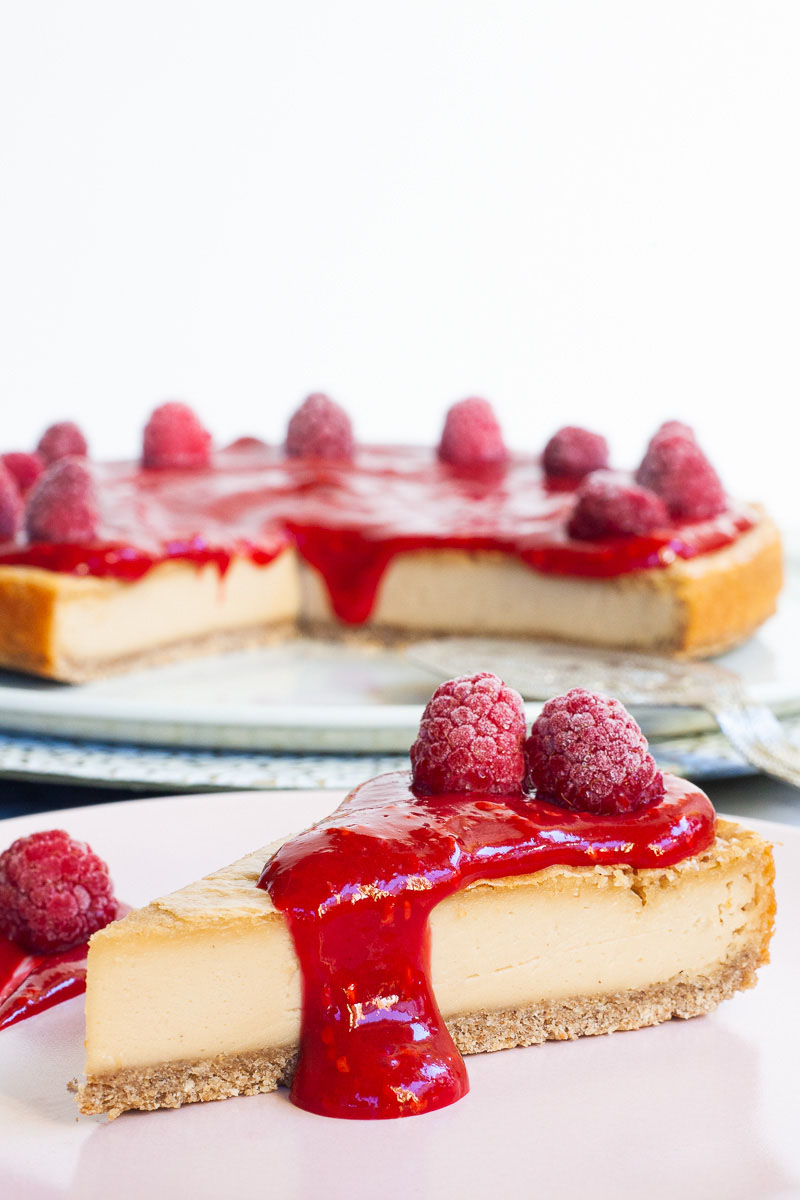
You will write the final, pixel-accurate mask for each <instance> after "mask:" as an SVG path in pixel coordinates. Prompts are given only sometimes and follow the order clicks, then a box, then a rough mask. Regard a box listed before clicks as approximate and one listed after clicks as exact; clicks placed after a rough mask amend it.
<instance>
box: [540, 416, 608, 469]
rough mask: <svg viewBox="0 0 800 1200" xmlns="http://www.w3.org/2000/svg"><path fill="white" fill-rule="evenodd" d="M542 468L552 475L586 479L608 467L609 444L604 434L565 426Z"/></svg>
mask: <svg viewBox="0 0 800 1200" xmlns="http://www.w3.org/2000/svg"><path fill="white" fill-rule="evenodd" d="M542 466H543V467H544V469H545V474H547V475H550V476H556V477H558V476H560V477H566V478H570V479H583V477H584V475H588V474H589V472H590V471H599V470H601V469H602V468H603V467H607V466H608V442H607V441H606V439H605V438H604V437H603V436H602V434H599V433H592V432H591V430H589V429H581V428H580V427H579V426H578V425H565V426H564V428H563V429H559V431H558V432H557V433H554V434H553V436H552V437H551V438H550V441H549V442H548V443H547V445H546V446H545V448H544V451H543V452H542Z"/></svg>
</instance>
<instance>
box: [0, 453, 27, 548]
mask: <svg viewBox="0 0 800 1200" xmlns="http://www.w3.org/2000/svg"><path fill="white" fill-rule="evenodd" d="M21 523H22V499H21V498H20V494H19V488H18V487H17V483H16V480H15V479H14V476H13V475H12V474H11V472H10V471H9V470H8V468H7V467H6V466H4V465H3V464H2V463H0V541H11V540H12V539H13V538H14V537H16V534H17V530H18V529H19V527H20V524H21Z"/></svg>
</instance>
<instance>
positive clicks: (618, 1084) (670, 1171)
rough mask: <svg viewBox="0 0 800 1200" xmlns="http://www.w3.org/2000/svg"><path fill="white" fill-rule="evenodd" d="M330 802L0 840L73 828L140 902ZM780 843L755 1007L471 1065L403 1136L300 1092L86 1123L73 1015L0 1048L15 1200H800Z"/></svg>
mask: <svg viewBox="0 0 800 1200" xmlns="http://www.w3.org/2000/svg"><path fill="white" fill-rule="evenodd" d="M338 799H339V797H338V796H337V795H336V794H334V793H331V792H323V793H319V792H316V793H315V792H290V793H280V792H271V793H256V792H244V793H231V794H229V795H222V794H217V795H200V796H183V797H180V798H177V799H167V800H138V801H121V802H118V803H116V804H104V805H98V806H96V807H90V808H80V809H71V810H66V811H63V812H59V813H55V814H48V813H45V814H41V815H39V816H35V817H20V818H15V819H13V820H9V821H4V822H2V823H0V846H2V847H5V846H7V845H8V844H9V843H10V842H11V841H12V840H13V839H14V838H15V837H18V836H20V835H22V834H25V833H30V832H32V831H33V830H35V829H47V828H53V827H59V828H65V829H67V830H68V831H69V832H70V833H71V834H73V835H74V836H76V837H79V838H83V839H85V840H87V841H89V842H90V843H91V844H92V846H93V847H94V848H95V849H96V850H97V852H98V853H99V854H101V855H102V856H103V857H104V858H106V859H107V860H108V862H109V863H110V865H111V867H112V874H113V876H114V880H115V883H116V885H117V892H118V894H119V895H120V896H121V897H122V898H124V899H125V900H127V901H129V902H130V903H132V904H140V903H144V902H146V901H147V900H149V899H151V898H152V897H154V896H156V895H159V894H161V893H163V892H166V891H169V890H171V889H173V888H176V887H179V886H181V885H182V884H184V883H187V882H188V881H190V880H191V879H194V878H196V877H197V876H199V875H202V874H205V873H206V872H208V871H211V870H213V869H215V868H216V867H218V866H221V865H223V864H224V863H226V862H228V861H231V860H233V859H235V858H238V857H239V856H240V855H242V854H244V853H245V852H247V851H249V850H252V849H253V848H254V847H256V846H258V845H260V844H262V843H266V842H268V841H270V840H271V839H274V838H276V837H280V836H282V835H284V834H286V833H289V832H290V831H293V830H297V829H300V828H302V827H304V826H305V825H307V824H308V823H309V822H310V821H311V820H314V819H317V818H319V817H321V816H323V815H324V814H325V813H326V812H328V811H329V810H330V809H331V808H332V807H334V805H335V804H336V803H337V802H338ZM751 824H752V825H753V826H754V827H757V828H758V829H760V830H761V831H762V832H763V833H764V834H765V835H766V836H768V837H769V838H770V839H771V840H773V841H774V842H775V843H776V858H777V865H778V880H777V886H778V906H779V907H778V927H777V933H776V935H775V940H774V943H773V955H772V958H773V961H772V963H771V964H770V965H769V966H768V967H766V968H764V969H763V971H762V972H761V980H760V983H759V985H758V987H757V988H756V989H755V991H752V992H747V993H745V994H743V995H740V996H737V997H735V998H734V999H733V1000H730V1001H728V1002H727V1003H726V1004H724V1005H723V1006H722V1007H721V1008H720V1009H719V1010H718V1011H717V1012H715V1013H713V1014H712V1015H711V1016H708V1017H703V1018H699V1019H697V1020H693V1021H688V1022H683V1021H673V1022H671V1023H670V1024H668V1025H662V1026H659V1027H657V1028H655V1029H646V1030H640V1031H637V1032H635V1033H619V1034H614V1035H612V1036H610V1037H601V1038H586V1039H583V1040H582V1041H578V1042H568V1043H549V1044H548V1045H545V1046H541V1047H534V1048H532V1049H528V1050H511V1051H505V1052H503V1053H500V1054H490V1055H481V1056H477V1057H474V1058H471V1059H469V1061H468V1065H469V1074H470V1080H471V1085H472V1090H471V1092H470V1095H469V1096H468V1097H467V1098H466V1100H464V1101H462V1102H461V1103H460V1104H457V1105H455V1106H454V1107H452V1108H449V1109H445V1110H443V1111H441V1112H437V1113H433V1114H430V1115H428V1116H424V1117H417V1118H412V1119H407V1120H403V1121H390V1122H375V1123H370V1122H348V1121H333V1120H326V1119H324V1118H322V1117H315V1116H311V1115H309V1114H307V1113H304V1112H301V1111H299V1110H298V1109H295V1108H294V1107H293V1106H292V1105H291V1104H290V1103H289V1101H288V1099H287V1094H286V1092H285V1091H279V1092H275V1093H272V1094H271V1095H267V1096H255V1097H249V1098H243V1099H237V1100H226V1101H224V1102H222V1103H215V1104H198V1105H190V1106H188V1107H186V1108H183V1109H180V1110H178V1111H174V1112H167V1111H164V1112H157V1113H146V1114H144V1113H132V1114H126V1115H125V1116H122V1117H120V1118H119V1119H118V1120H116V1121H113V1122H110V1123H109V1122H106V1121H105V1120H104V1119H102V1118H96V1117H79V1116H78V1114H77V1109H76V1107H75V1102H74V1099H73V1097H72V1096H71V1095H70V1094H69V1093H68V1092H67V1090H66V1084H67V1081H68V1080H70V1079H72V1078H73V1077H75V1076H77V1075H79V1074H80V1072H81V1069H82V1065H83V1048H82V1041H83V1002H82V999H75V1000H70V1001H68V1002H66V1003H65V1004H63V1005H61V1006H60V1007H58V1008H55V1009H53V1010H51V1011H50V1012H47V1013H44V1014H42V1015H41V1016H39V1017H36V1018H34V1019H33V1020H30V1021H27V1022H23V1023H22V1024H21V1025H18V1026H14V1027H12V1028H11V1029H8V1030H6V1031H5V1032H3V1033H2V1034H0V1197H4V1198H6V1197H7V1198H8V1200H45V1198H47V1200H50V1198H51V1197H53V1198H54V1197H75V1198H76V1200H93V1198H95V1197H96V1198H98V1200H100V1198H102V1200H127V1198H133V1197H137V1198H139V1197H147V1198H148V1200H161V1197H182V1198H185V1200H204V1198H206V1197H208V1198H212V1197H213V1200H228V1198H229V1197H239V1196H243V1197H253V1198H255V1197H270V1196H275V1197H280V1198H281V1200H290V1198H293V1197H303V1198H305V1197H313V1198H315V1200H316V1198H317V1197H319V1198H320V1200H340V1198H341V1200H394V1198H395V1197H396V1198H398V1200H399V1198H401V1197H402V1198H403V1200H411V1198H416V1197H437V1198H442V1200H449V1197H457V1198H459V1200H460V1198H471V1197H481V1200H494V1198H495V1197H498V1198H499V1197H512V1196H513V1197H517V1196H520V1197H539V1196H541V1197H548V1198H550V1197H552V1198H555V1200H560V1198H561V1197H572V1196H581V1197H590V1198H591V1200H605V1198H606V1197H609V1198H610V1197H614V1198H615V1200H617V1198H618V1197H625V1196H636V1197H639V1198H642V1200H645V1198H646V1200H661V1198H662V1197H663V1198H664V1200H677V1198H681V1200H687V1198H694V1197H698V1198H699V1197H703V1200H708V1198H717V1197H719V1198H724V1200H738V1198H742V1200H755V1198H757V1197H776V1198H777V1197H782V1198H788V1197H790V1196H798V1195H800V1019H798V1006H799V1005H800V830H798V829H793V828H790V827H787V826H782V825H772V824H768V823H767V822H757V821H753V822H751Z"/></svg>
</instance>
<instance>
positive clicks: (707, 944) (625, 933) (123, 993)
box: [86, 823, 772, 1086]
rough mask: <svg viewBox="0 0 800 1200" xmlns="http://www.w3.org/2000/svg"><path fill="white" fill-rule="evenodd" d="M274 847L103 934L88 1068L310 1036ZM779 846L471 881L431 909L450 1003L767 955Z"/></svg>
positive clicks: (438, 987)
mask: <svg viewBox="0 0 800 1200" xmlns="http://www.w3.org/2000/svg"><path fill="white" fill-rule="evenodd" d="M275 848H276V847H275V846H270V847H265V848H263V849H261V850H258V851H257V852H256V853H255V854H252V855H249V856H248V857H247V858H245V859H242V860H241V861H240V862H238V863H235V864H233V866H231V867H228V868H225V869H224V870H223V871H220V872H217V873H215V874H214V875H212V876H209V877H208V878H207V879H205V880H200V881H198V882H197V883H194V884H191V885H189V887H187V888H184V889H182V890H181V891H179V892H176V893H173V894H172V895H171V896H168V897H165V898H164V899H162V900H160V901H157V902H155V904H153V905H151V906H149V907H148V908H147V909H144V910H140V911H139V912H136V913H132V914H131V915H130V916H129V917H127V918H125V920H124V921H121V922H118V923H117V924H115V925H112V926H109V927H108V928H107V929H106V930H103V931H101V933H99V934H96V935H95V936H94V938H93V939H92V943H91V948H90V953H89V975H88V979H89V987H88V991H87V996H86V1029H87V1041H86V1046H87V1063H86V1071H87V1077H88V1078H89V1079H90V1080H92V1079H101V1078H102V1077H103V1076H109V1077H110V1076H112V1075H113V1074H114V1073H115V1072H117V1071H120V1070H123V1069H128V1068H145V1067H148V1066H156V1065H158V1064H165V1063H180V1062H182V1061H187V1060H188V1061H192V1060H204V1059H213V1058H215V1057H217V1056H220V1055H242V1054H248V1053H254V1052H258V1051H265V1050H272V1049H279V1048H281V1047H287V1048H288V1047H292V1046H294V1045H295V1044H296V1042H297V1038H298V1034H299V1028H300V979H299V967H298V962H297V958H296V956H295V953H294V950H293V947H292V942H291V938H290V937H289V933H288V931H287V928H286V925H285V924H284V921H283V919H282V917H281V916H280V915H279V914H278V913H277V912H275V910H274V909H273V907H272V905H271V903H270V901H269V898H268V897H267V896H266V895H265V894H264V893H263V892H260V891H258V890H257V889H256V888H255V886H254V885H255V882H256V880H257V878H258V875H259V872H260V870H261V867H262V866H263V863H264V861H265V859H266V858H268V857H269V856H270V854H271V853H272V852H273V851H274V850H275ZM765 855H766V856H767V857H768V851H767V848H766V847H765V845H764V843H763V842H761V841H760V839H758V838H757V837H756V836H755V835H753V834H749V833H747V832H746V831H744V830H741V829H739V828H738V827H736V826H733V825H730V824H727V823H720V829H719V833H718V837H717V840H716V842H715V843H714V845H713V846H712V847H711V849H710V850H708V851H706V852H705V853H704V854H701V855H698V856H696V857H694V858H691V859H687V860H684V862H682V863H679V864H678V865H677V866H675V867H671V868H669V869H667V870H638V871H636V870H632V869H630V868H626V867H594V868H565V867H551V868H547V869H546V870H544V871H542V872H539V873H537V874H536V875H531V876H524V877H520V878H516V879H512V880H509V879H502V880H496V881H494V882H492V883H481V884H478V885H475V886H472V887H470V888H467V889H466V890H465V891H463V892H459V893H457V894H455V895H454V896H452V897H450V898H448V899H446V900H444V901H442V903H441V904H440V905H438V906H437V907H436V908H435V909H434V910H433V913H432V915H431V930H432V962H431V967H432V978H433V985H434V991H435V994H436V997H437V1000H438V1003H439V1006H440V1008H441V1010H442V1013H443V1015H444V1016H445V1018H452V1017H458V1016H461V1015H466V1014H469V1013H476V1012H494V1011H504V1010H509V1009H515V1008H521V1007H523V1006H530V1005H541V1004H547V1003H548V1002H552V1003H557V1002H558V1001H559V1000H565V999H570V998H572V997H575V996H588V997H591V996H593V995H594V996H597V997H602V996H605V995H607V994H609V993H617V992H624V991H629V990H631V989H637V988H647V987H650V986H652V985H657V984H659V983H665V982H667V981H670V980H673V981H675V980H677V981H680V980H686V981H687V982H691V981H693V980H697V979H698V977H699V978H701V979H702V978H703V977H705V976H709V975H710V974H712V973H713V972H714V971H715V970H717V969H718V968H720V967H721V966H722V965H724V964H726V963H733V962H734V960H736V959H737V957H741V956H742V955H746V954H747V953H748V951H751V952H752V955H753V956H754V957H755V958H758V957H761V956H762V955H763V952H764V950H765V947H766V940H767V939H768V937H769V930H770V928H771V913H772V908H771V907H770V906H771V904H772V896H771V890H770V886H769V884H770V878H769V877H766V876H765V874H764V862H765ZM739 986H741V984H740V985H739ZM667 1015H671V1014H667ZM658 1019H664V1017H663V1016H662V1017H660V1018H658ZM273 1086H274V1084H273Z"/></svg>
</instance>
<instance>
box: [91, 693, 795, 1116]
mask: <svg viewBox="0 0 800 1200" xmlns="http://www.w3.org/2000/svg"><path fill="white" fill-rule="evenodd" d="M526 733H527V730H526V728H525V720H524V716H523V709H522V702H521V700H520V697H519V696H518V695H517V694H516V693H515V692H513V690H512V689H510V688H508V687H506V686H505V685H504V684H503V683H502V681H501V680H499V679H497V678H496V677H495V676H493V675H490V674H488V673H486V672H482V673H479V674H477V675H474V676H464V677H461V678H459V679H456V680H450V681H448V682H447V683H445V684H443V685H442V686H441V687H440V688H438V689H437V690H436V692H435V693H434V695H433V696H432V698H431V700H430V702H429V704H428V705H427V707H426V709H425V712H424V715H423V718H422V722H421V725H420V730H419V734H418V737H417V739H416V741H415V742H414V745H413V746H412V748H411V765H412V770H411V771H410V772H409V771H400V772H396V773H393V774H389V775H382V776H378V777H377V778H376V779H372V780H370V781H368V782H367V783H365V784H362V785H361V786H360V787H358V788H356V789H355V790H354V791H353V792H352V793H350V795H349V796H347V798H346V799H345V800H344V801H343V803H342V804H341V805H340V807H339V808H338V809H337V810H336V811H335V812H334V813H333V814H331V816H330V817H328V818H326V819H325V820H323V821H321V822H319V823H318V824H317V825H315V826H313V827H312V828H310V829H308V830H306V831H305V832H304V833H301V834H299V835H297V836H295V837H292V838H289V839H287V840H286V841H284V842H282V843H277V844H275V845H271V846H265V847H263V848H262V849H260V850H257V851H255V852H254V853H253V854H249V855H247V856H246V857H245V858H242V859H240V860H239V861H238V862H236V863H233V864H232V865H231V866H229V867H225V868H223V869H222V870H220V871H217V872H216V873H214V874H213V875H210V876H207V877H206V878H205V879H201V880H199V881H197V882H196V883H192V884H190V885H189V886H188V887H185V888H182V889H181V890H179V891H177V892H173V893H172V894H171V895H168V896H164V897H162V898H161V899H159V900H155V901H154V902H153V903H151V904H150V905H148V906H147V907H146V908H143V909H141V910H139V911H138V912H133V913H131V914H130V915H129V916H127V917H126V918H125V919H124V920H122V921H119V922H117V923H115V924H114V925H110V926H108V927H107V928H106V929H104V930H102V931H100V932H98V933H96V934H95V935H94V937H93V938H92V941H91V944H90V951H89V962H88V980H87V996H86V1054H87V1058H86V1081H85V1083H84V1085H83V1087H82V1088H81V1090H80V1093H79V1103H80V1106H81V1108H82V1110H83V1111H84V1112H97V1113H108V1114H109V1115H110V1116H117V1115H118V1114H119V1113H121V1112H123V1111H125V1110H126V1109H132V1108H133V1109H136V1108H138V1109H156V1108H162V1107H168V1108H174V1107H177V1106H179V1105H181V1104H184V1103H188V1102H191V1101H197V1100H212V1099H222V1098H225V1097H227V1096H234V1095H248V1094H253V1093H256V1092H264V1091H269V1090H271V1089H273V1088H275V1087H276V1086H278V1085H280V1084H291V1087H292V1099H293V1100H294V1102H295V1103H296V1104H298V1105H300V1106H301V1107H303V1108H306V1109H308V1110H310V1111H313V1112H316V1113H320V1114H326V1115H335V1116H340V1117H341V1116H344V1117H351V1118H357V1119H364V1118H376V1117H377V1118H382V1117H394V1116H407V1115H414V1114H418V1113H423V1112H427V1111H430V1110H431V1109H435V1108H439V1107H442V1106H443V1105H446V1104H450V1103H452V1102H453V1101H455V1100H457V1099H458V1098H459V1097H460V1096H462V1095H463V1094H464V1093H465V1092H466V1090H467V1089H468V1087H469V1082H468V1076H467V1072H466V1068H465V1066H464V1062H463V1059H462V1055H469V1054H472V1053H478V1052H482V1051H489V1050H500V1049H505V1048H510V1047H514V1046H529V1045H533V1044H536V1043H540V1042H543V1041H545V1040H548V1039H558V1040H560V1039H565V1038H576V1037H580V1036H582V1035H592V1034H599V1033H609V1032H612V1031H614V1030H622V1029H637V1028H640V1027H642V1026H646V1025H652V1024H655V1023H657V1022H660V1021H665V1020H669V1019H670V1018H671V1017H682V1018H687V1017H693V1016H697V1015H700V1014H702V1013H706V1012H709V1011H710V1010H711V1009H713V1008H714V1007H715V1006H716V1005H717V1004H718V1003H719V1002H720V1001H721V1000H724V999H726V998H727V997H729V996H731V995H732V994H733V993H735V992H736V991H737V990H739V989H741V988H746V987H751V986H753V984H754V983H755V976H756V970H757V968H758V967H759V966H760V965H761V964H762V963H764V962H765V961H766V960H767V955H768V945H769V940H770V936H771V932H772V925H773V918H774V909H775V905H774V895H773V889H772V879H773V866H772V856H771V850H770V847H769V846H768V845H767V844H766V843H765V842H764V841H763V840H762V839H761V838H760V837H758V836H757V835H756V834H755V833H752V832H751V831H749V830H747V829H745V828H743V827H741V826H739V825H737V824H734V823H732V822H724V821H717V820H716V818H715V814H714V810H713V808H712V806H711V803H710V801H709V800H708V798H707V797H706V796H705V795H704V793H703V792H702V791H700V789H699V788H697V787H694V786H693V785H692V784H690V783H687V782H686V781H684V780H681V779H677V778H675V777H674V776H669V775H663V776H662V774H661V773H660V772H659V771H658V769H657V767H656V765H655V763H654V761H653V759H652V757H651V755H650V752H649V750H648V747H647V743H646V741H645V739H644V737H643V735H642V733H641V730H639V728H638V726H637V725H636V723H635V722H634V721H633V719H632V718H631V717H630V715H629V714H628V713H627V712H626V711H625V709H624V708H623V707H622V705H620V704H618V703H617V702H616V701H613V700H610V699H608V698H606V697H601V696H597V695H593V694H592V693H588V692H585V691H582V690H580V689H576V690H575V691H573V692H570V693H568V694H567V695H566V696H563V697H557V698H555V699H554V700H552V701H550V702H549V703H548V705H546V706H545V708H544V710H543V712H542V714H541V716H540V717H539V718H538V719H537V721H535V722H534V725H533V727H532V729H531V731H530V733H529V734H528V736H527V737H526ZM530 1068H531V1072H532V1074H533V1075H534V1076H535V1072H536V1061H535V1057H534V1058H533V1059H532V1060H531V1064H530Z"/></svg>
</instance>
